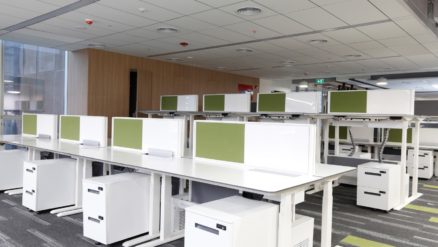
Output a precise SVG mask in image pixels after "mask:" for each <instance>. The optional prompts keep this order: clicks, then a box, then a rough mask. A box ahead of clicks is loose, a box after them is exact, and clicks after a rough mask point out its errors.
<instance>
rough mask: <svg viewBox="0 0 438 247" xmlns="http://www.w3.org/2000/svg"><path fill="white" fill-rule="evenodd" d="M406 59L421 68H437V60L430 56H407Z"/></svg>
mask: <svg viewBox="0 0 438 247" xmlns="http://www.w3.org/2000/svg"><path fill="white" fill-rule="evenodd" d="M407 59H409V60H411V61H412V62H414V63H415V64H417V65H418V66H419V67H421V68H435V67H438V58H437V57H436V56H435V55H432V54H426V55H418V56H409V57H407Z"/></svg>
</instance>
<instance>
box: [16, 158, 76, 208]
mask: <svg viewBox="0 0 438 247" xmlns="http://www.w3.org/2000/svg"><path fill="white" fill-rule="evenodd" d="M75 185H76V160H74V159H53V160H36V161H26V162H24V171H23V206H25V207H27V208H29V209H31V210H33V211H36V212H38V211H42V210H47V209H53V208H59V207H65V206H69V205H73V204H74V203H75Z"/></svg>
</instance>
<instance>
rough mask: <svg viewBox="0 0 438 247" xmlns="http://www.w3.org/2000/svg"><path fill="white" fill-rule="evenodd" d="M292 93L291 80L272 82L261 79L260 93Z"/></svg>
mask: <svg viewBox="0 0 438 247" xmlns="http://www.w3.org/2000/svg"><path fill="white" fill-rule="evenodd" d="M274 90H276V91H283V92H286V93H288V92H291V91H292V81H291V80H290V79H285V80H271V79H263V78H260V93H270V92H272V91H274Z"/></svg>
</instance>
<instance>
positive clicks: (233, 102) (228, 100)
mask: <svg viewBox="0 0 438 247" xmlns="http://www.w3.org/2000/svg"><path fill="white" fill-rule="evenodd" d="M224 111H225V112H250V111H251V94H248V93H245V94H225V107H224Z"/></svg>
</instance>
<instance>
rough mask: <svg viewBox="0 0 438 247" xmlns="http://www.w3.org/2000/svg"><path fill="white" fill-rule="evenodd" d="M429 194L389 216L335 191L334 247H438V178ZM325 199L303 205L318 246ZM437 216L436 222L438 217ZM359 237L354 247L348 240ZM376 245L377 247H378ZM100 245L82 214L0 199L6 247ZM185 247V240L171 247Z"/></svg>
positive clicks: (346, 191) (0, 239) (429, 183)
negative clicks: (85, 231)
mask: <svg viewBox="0 0 438 247" xmlns="http://www.w3.org/2000/svg"><path fill="white" fill-rule="evenodd" d="M419 187H420V192H421V193H423V194H424V195H423V196H422V197H421V198H419V199H418V200H416V201H415V202H413V203H412V204H413V205H415V206H413V207H411V208H412V209H409V208H405V209H403V210H401V211H391V212H389V213H387V212H382V211H378V210H372V209H367V208H361V207H357V206H356V205H355V201H356V188H355V187H349V186H338V187H336V188H334V208H333V212H334V215H333V216H334V217H333V244H334V245H336V244H338V245H340V246H367V245H369V246H370V244H371V243H373V242H365V244H362V245H361V244H358V243H359V242H357V241H358V240H357V239H358V238H359V239H360V240H359V241H363V240H365V241H375V242H378V243H380V244H386V245H375V246H381V247H384V246H409V247H410V246H431V247H438V179H437V178H433V179H431V180H421V181H420V186H419ZM321 200H322V194H321V193H317V194H314V195H308V196H306V202H305V203H302V204H300V205H298V206H297V212H298V213H299V214H303V215H307V216H311V217H314V218H315V224H316V225H315V232H314V241H315V242H314V246H320V244H319V241H320V224H321ZM434 217H436V218H434ZM434 221H435V222H434ZM352 238H354V241H356V242H354V241H353V242H351V241H349V240H347V239H350V240H351V239H352ZM373 244H375V243H373ZM96 245H97V244H96V243H95V242H94V241H92V240H90V239H86V238H84V237H83V236H82V215H80V214H79V215H74V216H69V217H63V218H58V217H56V216H54V215H51V214H50V213H41V214H35V213H33V212H29V211H28V210H27V209H25V208H24V207H23V206H21V196H20V195H15V196H8V195H5V194H0V247H3V246H5V247H6V246H7V247H9V246H17V247H19V246H24V247H27V246H32V247H33V246H44V247H63V246H64V247H70V246H71V247H82V246H83V247H89V246H96ZM112 246H121V243H116V244H113V245H112ZM164 246H167V247H180V246H183V240H178V241H175V242H173V243H169V244H166V245H164Z"/></svg>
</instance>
